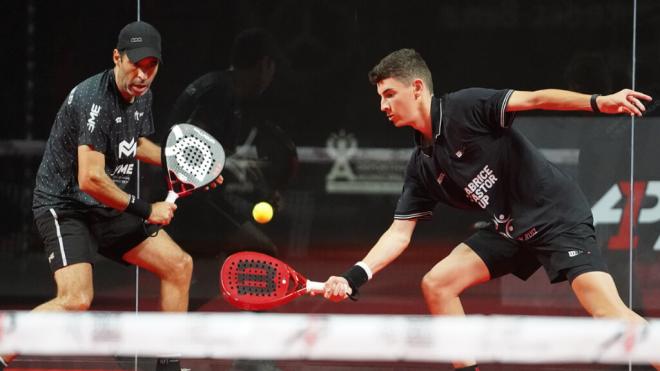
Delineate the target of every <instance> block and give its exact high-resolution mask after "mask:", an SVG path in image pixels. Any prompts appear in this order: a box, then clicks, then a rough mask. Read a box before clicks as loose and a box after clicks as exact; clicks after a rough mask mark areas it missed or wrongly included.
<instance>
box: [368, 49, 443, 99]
mask: <svg viewBox="0 0 660 371" xmlns="http://www.w3.org/2000/svg"><path fill="white" fill-rule="evenodd" d="M390 77H393V78H396V79H398V80H401V81H403V82H406V83H410V82H412V81H413V80H414V79H416V78H419V79H421V80H422V81H424V84H425V85H426V86H427V87H428V89H429V91H430V92H431V93H433V78H432V77H431V71H430V70H429V67H428V66H427V65H426V62H425V61H424V59H423V58H422V56H421V55H420V54H419V53H417V52H416V51H415V50H414V49H399V50H397V51H395V52H392V53H390V54H388V55H387V56H386V57H385V58H383V59H381V60H380V62H378V64H377V65H376V66H375V67H374V68H372V69H371V71H369V81H370V82H371V83H372V84H374V85H376V84H377V83H378V82H380V81H382V80H384V79H387V78H390Z"/></svg>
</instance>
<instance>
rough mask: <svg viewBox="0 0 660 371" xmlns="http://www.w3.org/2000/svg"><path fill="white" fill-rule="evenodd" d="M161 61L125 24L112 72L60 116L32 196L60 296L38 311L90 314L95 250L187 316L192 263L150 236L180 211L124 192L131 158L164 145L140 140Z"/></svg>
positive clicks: (153, 46) (156, 157)
mask: <svg viewBox="0 0 660 371" xmlns="http://www.w3.org/2000/svg"><path fill="white" fill-rule="evenodd" d="M162 59H163V57H162V53H161V38H160V34H159V33H158V31H157V30H156V29H155V28H154V27H153V26H152V25H150V24H148V23H146V22H133V23H130V24H128V25H126V27H124V28H123V29H122V30H121V32H120V33H119V37H118V41H117V48H115V49H114V50H113V52H112V60H113V62H114V67H113V68H110V69H108V70H105V71H103V72H101V73H99V74H97V75H95V76H92V77H90V78H88V79H87V80H85V81H83V82H81V83H80V84H78V85H77V86H76V87H74V88H73V89H72V90H71V92H70V93H69V95H68V97H67V98H66V99H65V100H64V103H63V104H62V106H61V107H60V109H59V111H58V112H57V116H56V117H55V122H54V124H53V126H52V129H51V133H50V136H49V138H48V141H47V143H46V150H45V152H44V155H43V159H42V161H41V165H40V167H39V171H38V172H37V179H36V187H35V190H34V199H33V212H34V219H35V223H36V226H37V230H38V231H39V234H40V235H41V238H42V240H43V243H44V247H45V251H46V256H47V258H48V264H49V265H50V268H51V270H52V272H53V277H54V279H55V283H56V285H57V295H56V297H55V298H53V299H51V300H49V301H47V302H45V303H43V304H41V305H39V306H37V307H36V308H35V309H34V310H35V311H62V310H66V311H68V310H71V311H80V310H86V309H88V308H89V307H90V305H91V303H92V299H93V297H94V286H93V275H92V271H93V267H94V261H95V255H96V252H98V253H100V254H102V255H104V256H106V257H108V258H110V259H113V260H115V261H118V262H121V263H124V264H134V265H137V266H139V267H142V268H144V269H146V270H149V271H151V272H153V273H154V274H155V275H156V276H158V278H159V279H160V281H161V289H160V294H161V298H160V306H161V309H162V310H163V311H168V312H183V311H186V310H187V308H188V290H189V287H190V279H191V274H192V268H193V267H192V258H191V257H190V255H188V254H187V253H186V252H184V251H183V250H182V249H181V248H180V247H179V246H178V245H177V244H176V243H175V242H174V241H173V240H172V239H171V238H170V237H169V235H168V234H167V233H166V232H165V231H164V230H160V231H159V232H158V233H155V232H156V230H157V225H167V224H169V223H170V221H171V220H172V217H173V214H174V211H175V210H176V205H174V204H172V203H168V202H155V203H148V202H146V201H144V200H141V199H139V198H137V197H136V196H135V195H133V194H131V193H130V191H129V184H134V182H133V180H134V177H135V176H136V172H137V165H136V160H141V161H144V162H146V163H149V164H153V165H161V150H160V147H159V146H157V145H156V144H154V143H153V142H151V141H149V140H148V139H147V138H146V137H147V136H148V135H150V134H151V133H152V132H153V131H154V123H153V118H152V113H151V102H152V93H151V90H150V89H149V88H150V86H151V83H152V82H153V81H154V78H155V77H156V75H157V73H158V68H159V66H160V64H161V62H162ZM221 180H222V179H221V178H219V179H218V182H221ZM131 188H133V187H131ZM145 221H147V222H148V223H145ZM13 358H14V355H6V356H4V357H3V358H2V360H3V361H2V363H4V364H6V363H7V362H9V361H11V359H13ZM167 362H168V361H167V360H166V359H163V360H159V363H162V364H163V365H162V366H165V367H161V369H163V370H165V369H167V370H177V371H178V370H179V369H180V367H179V366H178V361H175V362H172V363H173V364H172V365H167Z"/></svg>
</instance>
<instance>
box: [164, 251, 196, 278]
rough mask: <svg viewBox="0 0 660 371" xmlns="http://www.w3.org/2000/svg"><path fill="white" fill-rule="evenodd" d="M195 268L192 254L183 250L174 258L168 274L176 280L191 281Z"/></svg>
mask: <svg viewBox="0 0 660 371" xmlns="http://www.w3.org/2000/svg"><path fill="white" fill-rule="evenodd" d="M192 270H193V259H192V257H191V256H190V254H188V253H186V252H183V251H182V252H181V253H180V254H177V255H176V257H174V258H173V261H172V262H171V264H170V265H169V267H168V270H167V273H166V275H167V276H169V277H170V278H172V279H174V280H176V281H184V282H188V281H190V279H191V277H192Z"/></svg>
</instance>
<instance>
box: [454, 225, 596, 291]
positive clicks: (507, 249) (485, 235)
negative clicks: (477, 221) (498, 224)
mask: <svg viewBox="0 0 660 371" xmlns="http://www.w3.org/2000/svg"><path fill="white" fill-rule="evenodd" d="M465 244H466V245H468V246H469V247H470V248H471V249H472V250H474V252H476V253H477V255H479V257H480V258H481V259H482V260H483V261H484V263H486V266H487V267H488V270H489V272H490V275H491V278H497V277H501V276H504V275H506V274H509V273H512V274H514V275H515V276H517V277H518V278H520V279H522V280H527V279H528V278H529V277H530V276H531V275H532V274H533V273H534V272H536V270H538V269H539V267H541V266H543V268H545V271H546V273H547V275H548V278H549V279H550V282H552V283H556V282H562V281H565V280H569V282H573V279H575V277H577V276H579V275H580V274H582V273H586V272H592V271H601V272H607V271H608V270H607V264H606V263H605V260H604V259H603V257H602V255H601V253H600V248H599V247H598V245H597V244H596V233H595V229H594V226H593V224H592V223H591V221H587V222H585V223H582V224H578V225H576V226H575V227H573V228H571V229H569V230H568V231H566V232H563V233H561V234H559V235H558V236H556V237H553V238H551V239H550V240H549V241H547V242H538V243H529V242H522V241H517V240H511V239H509V238H506V237H504V236H502V235H500V234H499V233H497V232H495V231H494V230H492V229H484V230H480V231H478V232H477V233H475V234H473V235H472V236H470V237H469V238H468V239H467V240H466V241H465Z"/></svg>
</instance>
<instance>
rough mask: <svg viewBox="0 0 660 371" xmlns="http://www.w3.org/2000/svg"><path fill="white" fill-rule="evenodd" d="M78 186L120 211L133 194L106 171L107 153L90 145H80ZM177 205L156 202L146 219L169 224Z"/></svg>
mask: <svg viewBox="0 0 660 371" xmlns="http://www.w3.org/2000/svg"><path fill="white" fill-rule="evenodd" d="M78 186H79V187H80V190H81V191H83V192H85V193H87V194H88V195H90V196H92V197H94V199H96V200H97V201H99V202H101V203H102V204H104V205H107V206H109V207H112V208H113V209H117V210H120V211H124V210H126V208H127V207H128V206H129V202H131V201H132V196H131V195H129V194H128V193H126V192H124V191H123V190H122V189H121V188H119V187H117V185H116V184H115V183H114V182H113V181H112V179H110V177H109V176H108V174H106V173H105V155H103V153H101V152H97V151H95V150H94V149H93V148H92V147H90V146H88V145H82V146H78ZM174 210H176V205H174V204H172V203H169V202H156V203H154V204H153V205H151V211H150V212H148V214H149V215H148V216H147V215H146V214H145V215H143V217H145V219H146V220H148V221H149V222H150V223H152V224H169V222H170V220H171V219H172V216H173V215H174Z"/></svg>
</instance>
